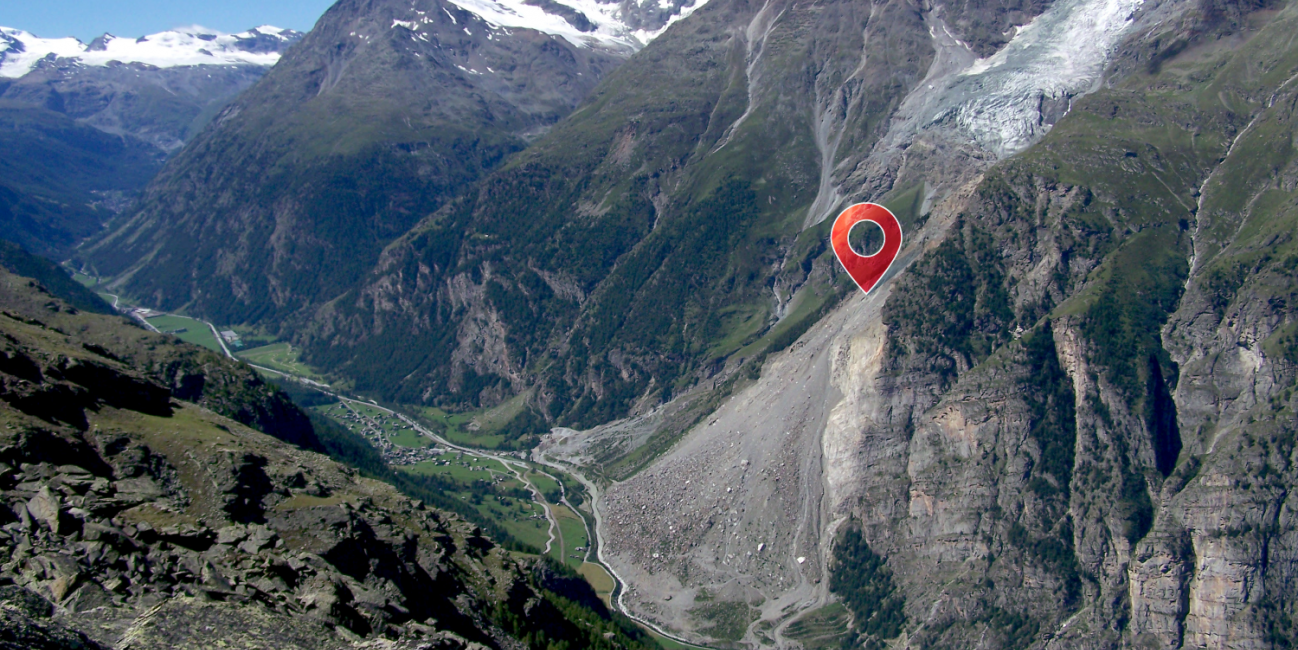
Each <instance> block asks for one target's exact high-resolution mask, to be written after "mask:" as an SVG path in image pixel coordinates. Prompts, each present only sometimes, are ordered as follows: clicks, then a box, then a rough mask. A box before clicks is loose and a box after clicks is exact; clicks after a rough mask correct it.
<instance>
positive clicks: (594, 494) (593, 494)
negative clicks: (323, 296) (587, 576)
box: [131, 312, 705, 648]
mask: <svg viewBox="0 0 1298 650" xmlns="http://www.w3.org/2000/svg"><path fill="white" fill-rule="evenodd" d="M131 315H132V316H133V317H134V318H135V319H136V320H138V321H139V322H140V323H142V324H143V325H144V326H145V327H146V328H148V329H150V330H152V331H154V332H157V331H158V329H157V328H155V327H153V326H152V325H150V324H149V322H148V321H147V320H145V319H144V317H142V316H140V314H138V313H134V312H133V313H132V314H131ZM191 318H192V317H191ZM195 320H199V319H195ZM199 322H201V323H203V324H205V325H207V326H208V327H209V328H210V329H211V330H212V334H213V335H214V336H215V337H216V340H217V342H218V343H219V344H220V346H221V351H222V352H224V354H225V356H227V357H229V358H231V359H236V360H238V361H241V362H242V363H246V364H248V365H249V366H252V367H253V368H256V369H258V370H262V371H264V372H269V373H272V374H275V375H279V376H281V377H284V378H285V379H290V380H292V381H296V382H298V383H300V384H304V385H307V386H310V387H311V388H313V389H315V390H318V391H320V392H322V393H324V394H326V395H329V396H330V397H334V398H336V399H338V400H339V401H341V402H343V403H344V404H346V405H347V407H348V408H349V409H351V410H352V411H353V412H356V413H358V414H359V411H356V409H353V408H352V407H351V404H364V405H366V406H368V407H370V408H376V409H378V410H380V411H383V412H385V413H389V414H391V415H393V416H394V417H396V418H398V419H399V420H401V421H402V422H404V423H405V424H407V425H409V426H410V427H411V428H412V429H413V430H415V431H417V432H419V434H420V435H422V436H425V437H427V438H429V439H430V440H432V441H433V442H435V443H437V444H438V445H441V446H444V447H447V448H449V449H454V450H456V451H459V452H461V453H465V454H469V455H471V456H475V457H478V458H489V459H491V460H495V461H497V462H499V463H501V464H502V465H504V466H505V468H506V469H508V470H510V471H511V472H513V473H514V476H515V477H517V478H518V479H519V481H521V482H522V483H523V484H524V485H525V486H527V489H528V491H529V492H531V493H532V496H533V500H534V501H535V502H537V503H539V504H540V505H541V507H542V508H543V509H544V511H545V518H546V520H547V521H548V522H549V524H550V529H549V539H548V540H547V541H546V545H545V550H544V553H546V554H548V553H549V552H550V549H551V547H552V545H553V544H554V542H555V540H556V539H557V537H558V533H559V522H558V518H557V517H556V516H555V515H554V512H553V511H552V510H551V507H550V504H549V503H547V502H546V500H545V498H544V496H543V495H542V493H541V491H540V489H539V488H537V487H536V486H535V485H534V484H533V483H532V482H531V481H530V480H528V479H527V478H526V474H525V471H526V470H529V469H532V470H534V471H536V472H537V473H539V474H542V475H544V476H547V477H549V478H550V479H551V480H553V481H554V482H555V483H557V484H558V485H559V492H560V502H561V503H562V504H563V505H564V506H566V507H568V508H570V509H571V510H572V511H573V512H574V513H579V512H580V511H579V510H577V508H575V507H573V505H572V504H571V503H570V502H569V501H568V493H567V490H566V489H565V488H564V485H563V481H560V480H559V479H558V478H556V477H554V476H552V475H550V474H549V473H547V472H545V471H543V470H540V469H536V468H534V467H532V466H530V465H528V464H527V463H526V462H525V461H521V460H518V459H517V458H514V457H512V456H506V455H503V454H497V453H492V452H489V451H486V450H483V449H477V448H474V447H466V446H464V445H458V444H455V443H453V442H451V441H449V440H447V439H446V438H443V437H442V436H440V435H438V434H436V433H434V432H433V431H430V430H429V429H427V428H425V427H423V426H422V425H420V424H419V423H418V422H416V421H415V420H414V419H412V418H410V417H408V416H406V415H405V414H403V413H400V412H398V411H394V410H392V409H389V408H385V407H383V406H380V405H378V404H377V403H375V402H374V401H372V400H361V399H356V398H352V397H347V396H345V395H339V394H338V393H336V392H334V390H333V388H332V387H331V386H329V385H327V384H322V383H320V382H318V381H314V380H312V379H309V378H307V377H302V376H300V375H294V374H292V373H288V372H284V371H282V370H277V369H275V368H267V367H265V366H261V365H257V364H254V363H249V362H248V361H246V360H243V359H239V358H238V357H236V356H234V354H232V353H231V352H230V349H229V348H228V347H226V345H225V341H223V340H221V335H220V332H218V331H217V329H216V326H215V325H213V324H212V323H209V322H207V321H203V320H199ZM361 417H366V416H364V415H363V414H361ZM366 419H369V418H368V417H366ZM371 423H372V424H373V422H372V421H371ZM375 426H377V425H375ZM532 459H533V460H534V461H535V462H536V463H537V464H539V465H544V466H546V467H550V468H553V469H555V470H558V471H559V472H562V473H565V474H569V475H571V476H572V477H574V478H576V479H577V481H578V482H580V483H581V484H582V485H583V486H585V488H586V490H587V491H589V492H590V500H591V512H592V513H593V515H594V519H595V525H594V530H591V525H590V523H589V522H587V521H586V518H585V517H580V514H578V516H579V517H580V518H581V520H582V524H583V525H584V526H585V528H586V535H587V539H588V540H590V541H589V542H588V543H587V545H586V552H585V558H584V559H585V561H587V562H592V563H594V564H597V565H599V566H600V567H601V568H603V569H604V571H606V572H607V573H608V574H609V576H611V577H612V578H613V591H612V592H611V593H610V594H609V600H610V601H611V602H612V604H613V608H614V609H615V610H617V611H618V612H620V613H622V614H623V615H625V616H626V617H627V618H629V619H631V620H633V621H635V622H636V623H637V624H639V625H641V626H642V627H644V628H645V629H648V630H651V631H653V632H654V633H655V634H658V635H660V636H663V637H665V638H668V639H671V640H672V641H675V642H677V643H680V644H682V645H686V646H689V647H693V648H705V646H699V645H697V644H695V643H692V642H690V641H688V640H686V639H683V638H681V637H679V636H676V635H675V634H672V633H671V632H668V631H667V630H664V629H662V628H661V627H659V626H658V625H656V624H654V623H652V622H650V621H648V620H645V619H643V618H641V617H639V616H637V615H636V614H634V613H633V612H632V611H631V610H630V609H629V608H628V607H627V606H626V604H625V603H624V602H623V597H624V596H625V594H626V589H627V587H626V585H627V582H626V580H624V579H623V578H622V576H620V575H618V574H617V572H616V571H615V570H614V569H613V566H612V565H611V564H609V563H608V562H607V561H606V560H605V559H604V539H603V536H602V534H601V530H602V528H603V526H604V519H603V516H602V515H601V514H600V510H599V494H600V492H599V488H598V487H597V486H596V485H595V484H594V483H593V482H592V481H591V480H590V479H588V478H586V476H585V475H583V474H582V473H581V472H580V471H579V470H577V469H576V468H574V467H570V466H566V465H563V464H560V463H558V462H556V461H552V460H550V459H548V458H546V456H545V454H544V453H543V452H540V451H538V450H534V451H533V454H532ZM591 549H594V550H595V557H594V558H592V557H591ZM564 552H565V553H566V549H565V550H564Z"/></svg>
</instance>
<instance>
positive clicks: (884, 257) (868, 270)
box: [829, 203, 901, 294]
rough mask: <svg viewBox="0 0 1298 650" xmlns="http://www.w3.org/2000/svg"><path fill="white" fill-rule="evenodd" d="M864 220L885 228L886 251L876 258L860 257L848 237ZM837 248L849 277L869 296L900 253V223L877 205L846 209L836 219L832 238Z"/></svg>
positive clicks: (877, 254)
mask: <svg viewBox="0 0 1298 650" xmlns="http://www.w3.org/2000/svg"><path fill="white" fill-rule="evenodd" d="M862 221H869V222H872V223H875V224H878V225H879V227H880V228H882V229H883V248H880V249H879V252H877V253H875V254H874V255H858V254H857V253H856V251H854V250H852V247H851V245H849V244H848V243H847V234H848V233H850V232H852V227H853V226H855V225H856V224H858V223H861V222H862ZM829 241H830V242H831V243H832V244H833V245H834V255H835V256H836V257H837V258H838V262H839V263H840V264H842V265H843V268H844V269H846V270H847V274H848V275H850V276H852V279H853V280H855V281H856V286H858V287H861V291H864V292H865V293H866V294H869V293H870V290H871V289H873V288H874V285H875V284H878V282H879V278H881V277H883V274H884V273H887V272H888V267H890V266H892V261H893V260H894V259H896V258H897V251H900V250H901V223H900V222H898V221H897V217H895V216H893V214H892V212H889V211H888V208H885V207H883V206H882V205H879V204H878V203H857V204H856V205H853V206H851V207H849V208H848V209H846V210H843V213H842V214H840V215H838V219H835V220H834V230H833V231H832V232H831V233H830V235H829Z"/></svg>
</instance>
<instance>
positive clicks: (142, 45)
mask: <svg viewBox="0 0 1298 650" xmlns="http://www.w3.org/2000/svg"><path fill="white" fill-rule="evenodd" d="M301 37H302V34H301V32H297V31H295V30H292V29H281V28H279V27H274V26H271V25H262V26H260V27H255V28H253V29H250V30H248V31H246V32H240V33H238V34H225V33H222V32H218V31H215V30H211V29H206V28H204V27H200V26H197V25H195V26H192V27H187V28H179V29H174V30H168V31H165V32H159V33H157V34H150V35H148V36H144V37H142V38H119V37H117V36H113V35H111V34H105V35H103V36H101V37H99V38H97V39H95V40H94V41H92V42H91V43H90V44H89V45H87V44H85V43H82V42H81V41H80V40H78V39H76V38H70V37H69V38H41V37H39V36H36V35H35V34H31V33H29V32H26V31H23V30H21V29H15V28H12V27H0V77H2V78H9V79H16V78H18V77H21V76H23V75H25V74H27V73H28V72H31V71H32V69H33V68H35V67H36V66H37V65H38V64H39V63H40V62H41V61H44V60H46V58H47V57H51V56H52V57H54V58H58V59H73V60H76V61H78V62H80V63H81V64H83V65H89V66H106V65H108V64H110V63H113V62H119V63H143V64H148V65H152V66H157V67H159V68H173V67H180V66H195V65H237V64H251V65H259V66H271V65H274V64H275V62H276V61H278V60H279V57H280V53H279V52H277V51H273V50H280V49H283V47H282V43H287V42H291V41H296V40H298V39H299V38H301ZM268 41H270V42H272V43H273V42H275V41H280V42H282V43H281V46H280V47H275V48H272V47H268V46H267V42H268Z"/></svg>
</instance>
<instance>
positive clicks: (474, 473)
mask: <svg viewBox="0 0 1298 650" xmlns="http://www.w3.org/2000/svg"><path fill="white" fill-rule="evenodd" d="M399 469H401V470H403V471H406V472H409V473H411V474H421V475H425V476H440V477H443V478H445V479H448V480H449V481H450V482H452V485H453V487H451V488H450V489H449V490H448V492H449V493H450V494H451V495H453V496H454V497H455V498H458V499H461V500H463V501H465V502H467V503H468V504H469V505H471V506H473V507H474V508H475V509H477V511H478V512H479V513H481V514H482V515H483V516H484V517H486V518H488V519H490V520H491V521H492V522H494V523H496V524H497V525H498V526H500V527H501V528H504V529H505V530H506V531H507V532H508V533H509V534H510V535H513V536H514V537H515V538H517V539H518V540H519V541H521V542H524V543H527V544H531V545H532V546H535V547H536V548H537V549H538V550H540V549H544V548H545V542H546V540H547V539H549V530H550V524H549V521H548V520H547V519H546V518H545V512H544V510H543V509H542V508H541V506H540V505H539V504H537V503H535V502H534V501H533V500H532V495H531V493H530V492H528V491H527V489H526V487H525V486H524V485H523V483H522V482H520V481H519V480H518V479H516V478H514V474H513V472H509V471H507V470H506V469H505V467H504V465H502V464H501V463H500V461H497V460H493V459H489V458H480V457H477V456H473V455H470V454H463V453H460V452H450V453H447V454H443V455H442V456H440V457H438V458H435V459H433V460H429V461H424V462H422V463H417V464H414V465H405V466H402V467H400V468H399ZM558 546H559V544H558V543H557V540H556V544H555V547H556V548H557V547H558Z"/></svg>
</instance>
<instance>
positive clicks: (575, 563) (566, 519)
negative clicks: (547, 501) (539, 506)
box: [551, 505, 590, 569]
mask: <svg viewBox="0 0 1298 650" xmlns="http://www.w3.org/2000/svg"><path fill="white" fill-rule="evenodd" d="M551 509H552V510H553V511H554V516H555V518H556V519H558V520H559V532H560V534H561V535H562V536H563V544H562V547H563V549H562V553H563V556H562V557H560V558H557V559H561V560H563V562H564V563H565V564H567V565H568V566H570V567H572V568H574V569H577V568H580V567H581V565H582V564H585V562H586V549H587V548H589V546H590V540H589V539H587V537H586V524H585V522H583V521H582V519H581V517H579V516H577V514H576V513H574V512H573V511H572V510H569V509H568V507H567V506H561V505H558V506H551ZM578 549H581V550H578ZM554 551H555V549H551V555H553V554H554Z"/></svg>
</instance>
